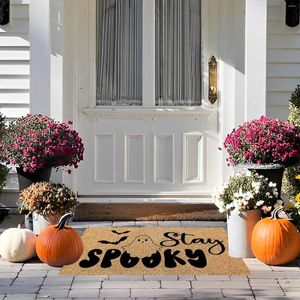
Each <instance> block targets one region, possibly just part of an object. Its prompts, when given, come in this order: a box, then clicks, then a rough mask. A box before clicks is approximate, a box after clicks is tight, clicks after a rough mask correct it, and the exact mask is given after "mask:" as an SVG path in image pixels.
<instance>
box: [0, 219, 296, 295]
mask: <svg viewBox="0 0 300 300" xmlns="http://www.w3.org/2000/svg"><path fill="white" fill-rule="evenodd" d="M158 225H159V226H170V227H171V226H222V227H225V226H226V224H225V223H223V222H184V221H182V222H113V223H112V222H92V223H91V222H84V223H83V222H81V223H73V224H72V226H74V227H75V228H76V229H77V230H78V231H79V232H81V233H82V232H83V231H84V229H85V228H87V227H90V226H127V227H128V226H158ZM0 227H1V225H0ZM0 232H1V229H0ZM244 261H245V263H246V264H247V266H248V268H249V269H250V271H251V274H250V275H249V276H181V275H180V274H178V276H75V277H72V276H70V277H66V276H64V277H60V276H59V271H60V268H53V267H49V266H48V265H46V264H43V263H39V262H31V263H25V264H23V263H9V262H5V261H3V260H1V259H0V300H3V299H5V300H10V299H16V300H22V299H57V300H58V299H95V298H96V299H97V298H99V299H136V300H142V299H148V300H149V299H170V300H171V299H172V300H176V299H223V298H227V299H256V300H263V299H273V300H280V299H286V300H288V299H300V258H299V259H298V260H297V261H295V262H294V263H293V264H290V265H288V266H284V267H270V266H266V265H264V264H262V263H260V262H259V261H257V260H256V259H245V260H244Z"/></svg>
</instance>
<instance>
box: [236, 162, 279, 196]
mask: <svg viewBox="0 0 300 300" xmlns="http://www.w3.org/2000/svg"><path fill="white" fill-rule="evenodd" d="M243 169H248V170H249V171H255V172H256V173H258V174H259V175H263V176H264V177H266V178H268V180H269V181H272V182H273V183H276V188H277V191H278V198H279V199H281V187H282V178H283V172H284V166H283V165H279V164H266V165H263V164H262V165H260V164H245V165H237V166H235V167H234V170H235V172H236V171H240V170H243Z"/></svg>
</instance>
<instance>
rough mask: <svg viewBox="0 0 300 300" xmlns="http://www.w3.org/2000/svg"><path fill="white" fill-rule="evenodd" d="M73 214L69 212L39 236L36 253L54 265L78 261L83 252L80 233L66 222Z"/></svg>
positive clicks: (41, 258)
mask: <svg viewBox="0 0 300 300" xmlns="http://www.w3.org/2000/svg"><path fill="white" fill-rule="evenodd" d="M71 216H72V214H71V213H67V214H65V215H63V216H62V217H61V219H60V220H59V223H58V224H57V225H50V226H48V227H47V228H46V229H45V230H44V231H42V232H41V234H40V235H39V236H38V237H37V240H36V253H37V255H38V257H39V259H40V260H41V261H42V262H45V263H47V264H48V265H50V266H53V267H61V266H64V265H69V264H72V263H74V262H75V261H77V260H78V259H79V258H80V256H81V254H82V252H83V243H82V239H81V237H80V235H79V234H78V233H77V232H76V230H74V229H73V228H72V227H71V226H66V222H67V221H68V219H69V218H70V217H71Z"/></svg>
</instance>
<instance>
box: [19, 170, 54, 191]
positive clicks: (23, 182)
mask: <svg viewBox="0 0 300 300" xmlns="http://www.w3.org/2000/svg"><path fill="white" fill-rule="evenodd" d="M16 169H17V174H18V181H19V191H20V192H21V191H22V190H24V189H26V188H27V187H29V186H30V185H31V184H32V183H35V182H39V181H49V180H50V177H51V171H52V167H46V168H42V169H38V170H36V171H34V172H24V171H23V169H22V167H18V168H16Z"/></svg>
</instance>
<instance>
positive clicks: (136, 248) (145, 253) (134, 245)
mask: <svg viewBox="0 0 300 300" xmlns="http://www.w3.org/2000/svg"><path fill="white" fill-rule="evenodd" d="M122 249H124V251H126V252H127V253H128V254H130V256H134V257H138V258H143V257H150V256H152V255H153V254H155V253H156V252H157V251H160V249H161V246H160V245H158V244H155V242H154V241H153V240H152V238H151V237H150V236H149V235H138V236H137V237H135V238H134V239H133V241H132V242H130V243H129V244H127V245H124V246H122Z"/></svg>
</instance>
